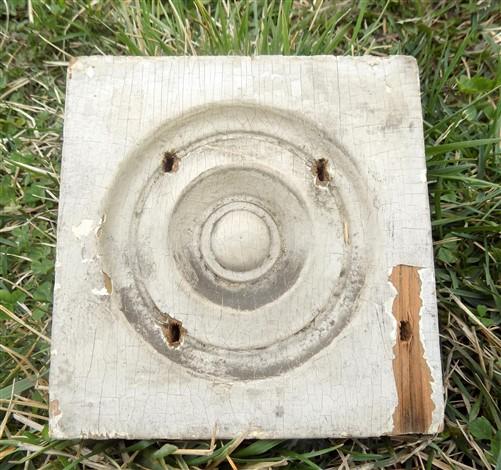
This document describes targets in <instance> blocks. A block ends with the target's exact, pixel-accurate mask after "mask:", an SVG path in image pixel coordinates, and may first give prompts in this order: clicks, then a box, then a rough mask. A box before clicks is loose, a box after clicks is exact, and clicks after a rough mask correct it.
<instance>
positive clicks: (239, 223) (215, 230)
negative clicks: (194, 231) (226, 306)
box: [200, 197, 281, 283]
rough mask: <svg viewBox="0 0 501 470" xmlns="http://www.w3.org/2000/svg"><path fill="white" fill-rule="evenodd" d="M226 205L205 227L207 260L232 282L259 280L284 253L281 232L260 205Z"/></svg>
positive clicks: (203, 247)
mask: <svg viewBox="0 0 501 470" xmlns="http://www.w3.org/2000/svg"><path fill="white" fill-rule="evenodd" d="M241 199H242V200H241V201H233V202H228V203H226V204H223V205H222V206H220V207H218V208H217V209H215V210H214V212H212V214H211V215H210V216H209V217H208V218H207V220H206V221H205V223H204V226H203V228H202V234H201V240H200V248H201V252H202V256H203V261H204V262H205V263H206V264H207V266H209V268H210V269H211V270H212V271H213V273H214V274H215V275H216V276H219V277H220V278H221V279H225V280H226V281H229V282H236V283H239V282H246V281H252V280H254V279H258V278H259V277H261V276H263V275H265V274H266V272H267V271H268V270H269V269H270V268H271V267H272V266H273V265H274V264H275V262H276V261H277V258H278V255H279V254H280V246H281V243H280V235H279V233H278V229H277V226H276V225H275V222H274V220H273V218H272V217H271V215H270V214H268V212H266V210H264V209H263V208H261V207H260V206H259V204H257V203H252V202H248V201H246V200H245V199H246V198H245V197H242V198H241Z"/></svg>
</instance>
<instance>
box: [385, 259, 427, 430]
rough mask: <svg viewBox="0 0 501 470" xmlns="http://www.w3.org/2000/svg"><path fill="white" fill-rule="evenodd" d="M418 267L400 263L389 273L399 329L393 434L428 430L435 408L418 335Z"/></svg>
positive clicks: (419, 288) (419, 291)
mask: <svg viewBox="0 0 501 470" xmlns="http://www.w3.org/2000/svg"><path fill="white" fill-rule="evenodd" d="M418 271H419V268H417V267H415V266H406V265H403V264H400V265H398V266H395V267H394V268H393V271H392V273H391V276H390V280H391V282H392V284H393V285H394V286H395V288H396V289H397V296H396V297H395V300H394V301H393V315H394V316H395V319H396V320H397V325H398V328H399V331H398V334H397V341H396V344H395V346H394V348H393V351H394V353H395V358H394V359H393V374H394V376H395V383H396V386H397V393H398V405H397V407H396V409H395V412H394V413H393V432H392V434H408V433H427V432H428V430H429V428H430V426H431V424H432V412H433V409H434V407H435V405H434V403H433V400H432V397H431V394H432V388H431V382H432V377H431V371H430V368H429V367H428V364H427V362H426V360H425V358H424V348H423V344H422V342H421V338H420V335H419V320H420V317H419V310H420V308H421V305H422V301H421V279H420V277H419V272H418Z"/></svg>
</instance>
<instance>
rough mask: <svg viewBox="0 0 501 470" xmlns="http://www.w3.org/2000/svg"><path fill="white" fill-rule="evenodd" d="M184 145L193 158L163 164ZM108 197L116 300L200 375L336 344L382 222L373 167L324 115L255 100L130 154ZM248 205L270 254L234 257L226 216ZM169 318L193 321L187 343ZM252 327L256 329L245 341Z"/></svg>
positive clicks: (184, 154) (237, 370)
mask: <svg viewBox="0 0 501 470" xmlns="http://www.w3.org/2000/svg"><path fill="white" fill-rule="evenodd" d="M257 117H259V118H257ZM207 122H210V123H211V126H210V128H208V127H207V126H206V125H205V123H207ZM278 136H280V137H278ZM172 148H174V149H175V150H176V153H177V155H178V156H179V158H180V159H181V162H182V163H181V165H180V170H179V171H178V172H177V173H176V174H175V175H165V174H164V173H163V172H162V171H161V167H160V161H158V165H156V166H155V165H154V163H153V162H155V159H157V160H158V159H159V156H160V155H162V152H163V151H165V149H172ZM319 158H326V159H328V160H329V161H330V162H331V168H333V175H334V176H333V180H332V182H331V183H330V184H329V185H327V186H325V187H319V186H317V185H315V181H314V178H313V177H312V174H311V165H312V162H314V161H315V160H318V159H319ZM201 161H204V165H201V164H200V162H201ZM223 181H225V184H222V182H223ZM231 181H234V185H233V186H232V183H231ZM248 181H250V183H246V182H248ZM215 183H217V184H215ZM257 184H259V185H260V186H259V187H258V188H256V189H255V190H254V189H253V188H254V187H255V186H256V185H257ZM190 185H192V186H190ZM246 185H248V186H246ZM215 187H222V188H229V189H228V190H227V191H224V190H221V191H215V190H214V188H215ZM125 188H126V189H125ZM197 188H200V191H203V192H204V194H206V195H208V197H206V198H202V200H201V199H200V198H199V197H198V193H197ZM210 188H212V190H210ZM237 188H240V190H239V191H237V190H236V189H237ZM242 188H243V189H242ZM212 193H214V197H212V196H211V194H212ZM131 194H134V195H137V198H135V199H134V200H133V201H131V198H130V195H131ZM277 194H278V195H277ZM108 196H109V197H108V199H107V200H106V202H105V205H104V207H103V211H104V213H105V214H106V223H105V225H104V227H103V229H102V235H101V237H100V251H101V256H102V260H103V263H104V267H105V271H106V272H107V273H110V276H111V277H112V279H113V284H114V287H115V289H114V296H113V301H114V302H116V305H117V307H118V308H120V309H121V310H122V311H123V312H124V314H125V316H126V318H127V319H128V320H129V321H130V322H131V323H132V324H133V325H134V326H135V328H136V330H137V331H138V332H139V333H140V334H142V336H143V337H144V339H145V340H146V341H148V342H149V343H150V344H151V345H152V346H153V347H155V349H157V350H158V351H159V352H160V353H162V354H164V355H165V356H167V357H168V358H169V359H170V360H172V361H175V362H177V363H179V364H180V365H182V366H184V367H187V368H189V369H191V370H192V371H194V372H196V373H200V374H204V375H213V376H220V377H225V376H226V377H233V378H245V379H248V378H260V377H267V376H270V375H276V374H279V373H283V372H284V371H286V370H288V369H291V368H293V367H296V366H298V365H300V364H302V363H303V362H304V361H305V360H307V359H308V358H309V357H311V356H312V355H314V354H316V353H317V352H318V351H320V350H321V349H323V348H324V347H326V346H327V345H329V344H330V343H331V342H332V340H333V339H334V338H335V337H336V336H337V335H338V334H339V332H340V331H341V330H342V329H343V328H344V326H345V325H346V324H347V322H348V321H349V319H350V318H351V316H352V315H353V314H354V313H355V311H356V304H357V299H358V297H359V295H360V291H361V289H362V287H363V285H364V279H365V276H366V275H367V267H368V265H369V263H370V259H369V258H370V253H371V249H370V244H371V242H370V241H371V239H372V238H373V237H372V234H371V233H370V227H371V226H375V224H372V223H371V220H370V218H369V211H368V201H367V199H366V196H365V187H364V183H363V180H362V178H361V176H360V172H358V170H357V168H356V167H355V166H354V164H353V162H352V161H351V159H350V158H349V156H348V155H346V154H345V153H343V152H342V151H341V150H340V149H339V146H338V145H337V144H336V143H335V142H334V141H333V140H332V138H330V137H328V136H327V135H325V134H324V133H323V132H322V131H321V130H320V129H318V128H317V127H316V126H315V125H313V124H312V123H309V122H306V121H304V120H303V119H300V118H298V117H296V116H294V115H291V114H290V113H282V112H281V111H278V110H275V109H270V108H263V107H254V106H248V105H235V104H232V105H221V106H213V107H208V108H203V109H200V110H198V111H197V112H194V113H191V114H189V115H186V116H184V117H182V118H180V119H177V120H176V121H174V122H169V123H167V124H166V125H165V126H163V127H162V128H160V129H159V130H158V131H157V132H156V133H155V134H154V135H152V136H150V137H149V138H148V139H146V140H145V141H144V142H143V143H142V145H140V146H139V147H138V149H137V150H136V151H134V152H133V153H131V154H130V155H129V156H128V158H127V159H126V161H125V162H124V165H123V166H122V168H121V169H120V171H119V173H118V174H117V178H116V184H115V186H114V187H113V189H112V190H111V191H110V192H109V195H108ZM203 199H207V200H203ZM124 201H128V203H127V204H124ZM197 201H198V202H197ZM200 201H201V202H200ZM225 206H226V209H228V208H232V207H233V209H234V210H233V211H229V212H227V213H224V211H225V209H224V207H225ZM186 208H189V209H190V210H188V211H187V210H186ZM249 208H250V209H251V210H250V212H251V213H252V214H253V217H257V218H258V220H260V221H262V223H263V225H261V224H260V223H259V221H258V220H256V219H255V218H251V219H252V220H253V222H252V223H253V224H254V228H253V230H254V231H255V232H256V233H260V235H259V237H260V238H259V240H260V241H259V243H260V244H258V245H257V247H258V248H259V247H260V250H261V251H259V250H258V252H257V253H255V254H253V255H252V256H251V257H248V258H245V256H244V254H242V253H241V255H242V258H241V259H240V260H238V259H235V258H233V261H231V256H230V257H229V258H227V259H226V261H225V260H224V251H221V249H220V247H219V248H216V249H215V245H217V243H219V242H220V241H221V240H220V239H219V240H216V243H214V241H213V240H212V237H213V236H214V234H215V233H217V224H218V222H219V223H221V222H222V221H224V216H225V215H226V216H227V214H228V213H231V212H234V214H233V216H235V214H237V213H238V211H242V210H243V211H245V210H248V209H249ZM223 213H224V214H223ZM159 214H164V215H163V216H162V217H159ZM352 214H356V216H352ZM163 217H165V220H166V222H165V224H164V223H163V222H162V218H163ZM211 217H212V219H213V220H212V219H211ZM229 226H231V224H230V225H229ZM263 226H265V228H266V229H267V231H268V239H267V237H266V235H265V232H263ZM346 227H348V230H349V243H345V241H344V240H343V234H344V233H345V231H346ZM237 232H238V230H237ZM291 234H292V235H291ZM222 238H224V237H222ZM160 247H162V248H160ZM266 248H267V249H268V253H267V254H266ZM218 250H219V251H218ZM230 251H231V250H230ZM116 253H123V256H120V257H117V256H116V255H115V254H116ZM155 253H156V254H158V253H161V256H153V255H152V254H155ZM217 253H219V260H218V257H217V256H216V255H217ZM221 253H223V254H221ZM263 254H264V255H263ZM228 256H229V255H228ZM225 263H226V266H225ZM231 263H233V264H231ZM246 263H247V264H246ZM204 266H205V268H204ZM228 267H230V269H228ZM249 267H250V268H249ZM247 268H249V269H247ZM200 273H202V276H201V274H200ZM281 273H288V274H287V275H285V276H280V274H281ZM176 289H177V293H176ZM167 293H168V295H167ZM178 294H179V295H178ZM211 296H212V297H211ZM176 299H177V300H176ZM295 304H299V305H301V306H302V310H297V311H295V310H294V309H291V308H290V306H291V305H295ZM169 317H171V318H175V319H176V320H181V321H182V322H183V327H185V328H186V330H187V335H186V337H185V338H184V341H183V343H182V345H181V346H180V347H179V348H177V349H170V348H168V347H167V345H166V341H165V338H164V337H163V336H162V333H161V328H160V327H159V325H161V324H162V323H163V322H165V321H166V319H167V318H169ZM252 325H256V328H255V331H253V329H252V328H253V327H252ZM219 330H221V331H219ZM242 332H245V335H247V336H249V338H248V339H245V338H244V339H238V337H237V338H236V339H235V335H237V336H238V335H242Z"/></svg>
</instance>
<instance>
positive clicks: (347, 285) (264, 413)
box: [50, 56, 443, 438]
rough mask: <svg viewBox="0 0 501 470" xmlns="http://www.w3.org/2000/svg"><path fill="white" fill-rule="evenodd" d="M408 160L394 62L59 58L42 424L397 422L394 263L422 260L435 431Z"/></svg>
mask: <svg viewBox="0 0 501 470" xmlns="http://www.w3.org/2000/svg"><path fill="white" fill-rule="evenodd" d="M425 172H426V167H425V159H424V148H423V135H422V117H421V104H420V97H419V83H418V73H417V67H416V64H415V61H414V59H412V58H408V57H402V56H396V57H390V58H374V57H359V58H352V57H328V56H321V57H252V58H251V57H175V58H174V57H172V58H139V57H82V58H79V59H77V60H76V61H75V62H74V63H73V64H71V66H70V67H69V72H68V90H67V101H66V113H65V128H64V150H63V167H62V180H61V205H60V213H59V227H58V246H57V267H56V287H55V292H54V302H55V307H54V320H53V328H52V341H53V347H52V359H51V361H52V362H51V373H50V399H51V406H50V412H51V413H50V430H51V433H52V435H53V436H54V437H56V438H75V437H92V438H105V437H126V438H154V437H155V438H208V437H210V436H211V434H212V433H213V431H214V429H215V428H216V429H217V431H216V433H217V435H218V436H220V437H234V436H236V435H239V434H241V433H247V436H248V437H257V438H261V437H263V438H264V437H268V438H273V437H321V436H375V435H382V434H392V433H398V432H399V429H397V427H396V425H395V423H394V417H393V416H394V413H395V412H396V411H395V410H397V408H398V406H399V394H398V393H397V383H398V382H397V381H396V378H395V375H394V365H395V361H396V358H395V351H396V349H395V344H396V342H397V341H399V339H398V338H399V334H398V331H399V328H398V327H399V325H398V324H397V321H396V318H398V317H396V315H394V312H393V310H392V309H395V308H396V307H395V306H394V301H395V299H396V295H397V290H396V288H395V285H394V284H392V282H390V279H389V276H390V274H391V273H392V271H393V269H394V268H395V267H396V266H400V265H405V266H411V267H416V268H419V270H418V272H419V278H420V286H418V287H419V289H420V291H419V297H420V301H421V304H420V310H419V319H418V321H419V335H417V336H415V337H416V338H417V340H419V341H421V343H422V348H423V351H424V353H423V355H424V358H423V359H422V360H423V361H424V362H423V364H424V368H425V369H426V370H428V369H429V376H430V384H431V397H427V398H428V399H431V401H432V408H433V413H432V416H431V417H430V419H429V421H427V423H428V424H426V429H421V431H424V432H430V433H433V432H436V431H437V430H438V429H439V428H440V427H441V423H442V419H443V398H442V379H441V366H440V352H439V344H438V331H437V315H436V300H435V287H434V286H435V281H434V271H433V254H432V244H431V229H430V220H429V208H428V199H427V197H428V196H427V186H426V173H425ZM430 384H429V385H430ZM411 427H412V425H411ZM408 430H409V429H407V431H405V432H408ZM413 430H414V431H419V429H413ZM400 431H401V429H400Z"/></svg>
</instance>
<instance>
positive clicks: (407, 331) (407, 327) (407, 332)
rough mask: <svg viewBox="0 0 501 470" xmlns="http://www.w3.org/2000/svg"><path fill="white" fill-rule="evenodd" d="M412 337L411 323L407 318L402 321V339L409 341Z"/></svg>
mask: <svg viewBox="0 0 501 470" xmlns="http://www.w3.org/2000/svg"><path fill="white" fill-rule="evenodd" d="M411 337H412V329H411V324H410V323H409V322H408V321H407V320H401V321H400V341H409V340H410V339H411Z"/></svg>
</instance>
